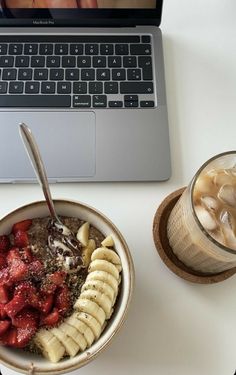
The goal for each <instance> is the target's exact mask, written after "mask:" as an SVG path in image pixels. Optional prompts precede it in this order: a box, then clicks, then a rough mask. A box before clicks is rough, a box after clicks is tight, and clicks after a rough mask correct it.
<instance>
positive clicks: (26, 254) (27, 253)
mask: <svg viewBox="0 0 236 375" xmlns="http://www.w3.org/2000/svg"><path fill="white" fill-rule="evenodd" d="M21 259H22V260H23V261H24V262H26V263H31V262H32V260H33V254H32V252H31V250H30V248H29V247H24V248H23V249H22V250H21Z"/></svg>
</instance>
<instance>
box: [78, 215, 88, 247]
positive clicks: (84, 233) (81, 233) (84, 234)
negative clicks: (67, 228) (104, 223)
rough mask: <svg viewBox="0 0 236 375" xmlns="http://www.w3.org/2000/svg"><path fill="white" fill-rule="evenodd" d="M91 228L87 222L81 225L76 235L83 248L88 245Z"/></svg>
mask: <svg viewBox="0 0 236 375" xmlns="http://www.w3.org/2000/svg"><path fill="white" fill-rule="evenodd" d="M89 227H90V224H89V223H88V222H87V221H86V222H85V223H84V224H82V225H81V227H80V228H79V230H78V232H77V235H76V237H77V240H78V241H80V242H81V243H82V245H83V246H87V245H88V238H89Z"/></svg>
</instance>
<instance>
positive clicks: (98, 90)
mask: <svg viewBox="0 0 236 375" xmlns="http://www.w3.org/2000/svg"><path fill="white" fill-rule="evenodd" d="M102 93H103V83H102V82H89V94H102Z"/></svg>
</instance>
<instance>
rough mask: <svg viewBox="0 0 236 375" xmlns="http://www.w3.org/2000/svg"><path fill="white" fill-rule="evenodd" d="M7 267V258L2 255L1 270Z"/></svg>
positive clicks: (0, 258)
mask: <svg viewBox="0 0 236 375" xmlns="http://www.w3.org/2000/svg"><path fill="white" fill-rule="evenodd" d="M5 266H6V256H5V255H3V254H1V253H0V270H1V269H2V268H4V267H5Z"/></svg>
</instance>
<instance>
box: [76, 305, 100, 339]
mask: <svg viewBox="0 0 236 375" xmlns="http://www.w3.org/2000/svg"><path fill="white" fill-rule="evenodd" d="M72 317H75V318H76V319H79V320H81V322H83V323H85V324H86V325H87V326H88V327H89V328H91V330H92V331H93V334H94V336H95V337H96V339H98V338H99V337H100V335H101V332H102V331H101V324H100V323H99V322H98V321H97V319H95V318H94V317H93V316H92V315H90V314H88V313H84V312H74V313H73V314H72V315H71V317H70V318H72Z"/></svg>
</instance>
